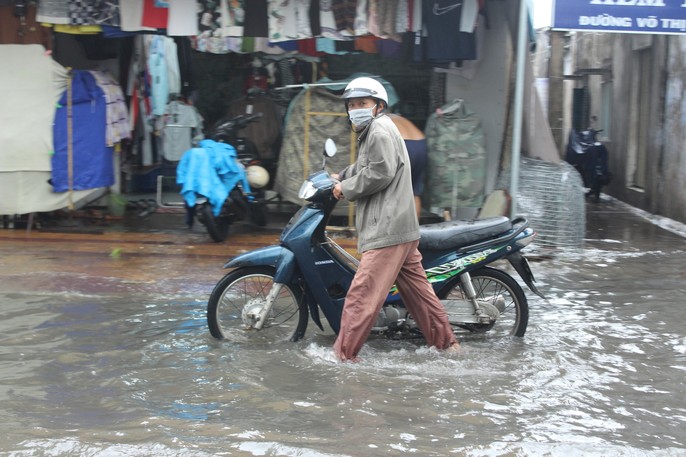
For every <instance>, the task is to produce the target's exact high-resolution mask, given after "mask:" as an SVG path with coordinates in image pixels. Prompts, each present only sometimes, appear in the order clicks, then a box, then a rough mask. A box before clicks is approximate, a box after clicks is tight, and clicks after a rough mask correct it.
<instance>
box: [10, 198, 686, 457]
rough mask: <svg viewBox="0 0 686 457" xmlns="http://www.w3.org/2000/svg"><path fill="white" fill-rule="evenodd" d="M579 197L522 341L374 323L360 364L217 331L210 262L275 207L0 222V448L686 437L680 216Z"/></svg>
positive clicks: (512, 443) (363, 446)
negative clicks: (428, 342) (445, 346)
mask: <svg viewBox="0 0 686 457" xmlns="http://www.w3.org/2000/svg"><path fill="white" fill-rule="evenodd" d="M587 209H588V212H587V219H588V228H587V233H586V240H585V245H584V247H583V249H579V250H559V251H550V250H546V251H543V250H536V249H534V250H532V251H531V252H532V253H533V254H535V255H534V256H533V260H534V261H533V262H532V269H533V271H534V273H535V275H536V277H537V279H538V283H537V284H538V286H539V288H540V289H541V290H542V291H543V292H544V293H545V294H546V297H547V300H542V299H540V298H538V297H536V296H535V295H533V294H532V293H530V292H529V291H528V290H526V291H527V296H528V298H529V304H530V308H531V311H530V324H529V329H528V331H527V335H526V336H525V337H524V338H523V339H510V338H507V339H504V340H499V341H492V340H488V339H483V340H480V339H478V338H477V339H470V340H468V341H464V342H463V351H462V352H461V353H460V354H458V355H457V356H452V357H450V356H446V355H444V354H440V353H438V352H435V351H433V350H430V349H427V348H424V347H422V346H421V345H418V344H416V343H414V342H399V341H387V340H383V339H372V340H371V341H370V342H369V343H368V344H367V346H366V347H365V349H364V350H363V353H362V354H361V355H362V357H363V361H362V362H361V363H359V364H338V363H335V362H334V361H333V359H332V356H331V350H330V347H331V345H332V343H333V335H332V334H331V333H330V332H321V333H317V334H313V335H312V336H309V337H308V338H307V339H306V340H305V341H302V342H299V343H297V344H288V345H273V346H268V347H264V346H262V347H250V346H246V345H241V344H235V343H230V342H225V341H222V342H220V341H216V340H214V339H212V338H211V337H210V336H209V332H208V331H207V327H206V322H205V306H206V304H207V298H208V295H209V293H210V292H211V290H212V287H213V286H214V284H215V283H216V282H217V281H218V280H219V279H220V278H221V277H222V276H223V275H224V274H225V270H223V269H222V265H223V264H224V262H225V261H226V260H227V259H228V258H230V257H232V256H234V255H236V254H237V253H239V252H241V251H243V250H247V249H252V248H255V247H259V246H262V245H264V244H269V243H273V242H276V241H277V240H278V229H279V227H280V226H281V225H282V224H283V222H284V220H283V218H281V217H280V216H278V217H277V216H276V214H275V215H274V217H273V219H272V223H270V226H268V227H266V228H255V227H251V226H248V225H240V226H236V227H235V230H234V231H233V233H232V234H231V235H230V237H229V239H228V240H227V241H226V242H224V243H214V242H212V241H211V240H210V239H209V237H208V236H207V234H206V233H205V232H204V231H203V230H202V227H197V226H196V227H194V228H193V229H188V228H186V227H185V224H184V222H183V217H184V216H183V214H181V213H178V212H176V213H174V212H168V213H163V212H159V213H152V214H150V215H148V216H146V217H144V218H138V219H136V218H133V219H129V220H123V219H122V220H119V221H117V220H102V219H98V218H95V219H97V220H98V223H95V224H82V223H80V222H79V221H72V223H71V224H54V225H53V226H52V227H49V226H48V225H49V224H46V226H45V228H43V229H40V230H39V229H33V230H31V231H30V232H28V231H27V230H25V229H3V230H0V423H2V426H0V427H1V428H0V429H1V430H2V433H0V455H7V456H43V455H93V456H105V455H131V456H138V455H140V456H144V455H146V456H147V455H163V456H178V455H189V456H190V455H193V456H195V455H235V456H258V455H259V456H262V455H266V456H317V457H319V456H377V455H384V456H395V455H421V456H445V455H470V456H485V455H488V456H506V455H507V456H509V455H542V456H543V455H564V456H567V455H598V456H612V455H616V456H625V455H654V456H663V455H665V456H666V455H670V456H673V455H686V398H685V397H684V395H683V393H684V391H686V389H685V387H686V385H685V382H684V378H685V376H686V325H684V324H685V323H686V307H684V304H683V303H684V299H683V297H684V296H685V295H686V285H685V284H686V261H685V259H686V256H685V253H686V237H685V235H686V232H684V231H683V226H682V225H680V224H676V223H673V221H668V220H664V219H661V218H657V217H653V216H650V215H646V214H644V213H641V212H638V211H636V210H633V209H632V208H629V207H627V206H626V205H623V204H621V203H620V202H617V201H615V200H612V199H604V200H603V201H601V203H599V204H597V205H591V204H589V206H588V207H587ZM338 241H339V242H340V243H341V244H343V245H344V247H346V248H347V249H350V250H353V251H354V240H353V239H350V238H345V237H341V238H339V239H338Z"/></svg>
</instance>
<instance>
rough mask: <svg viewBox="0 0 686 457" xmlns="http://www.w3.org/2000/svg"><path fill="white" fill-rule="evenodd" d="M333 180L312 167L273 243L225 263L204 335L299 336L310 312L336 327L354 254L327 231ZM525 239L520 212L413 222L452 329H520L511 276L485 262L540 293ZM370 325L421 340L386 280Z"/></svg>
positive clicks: (523, 314)
mask: <svg viewBox="0 0 686 457" xmlns="http://www.w3.org/2000/svg"><path fill="white" fill-rule="evenodd" d="M325 151H326V152H325V153H326V156H328V157H332V156H333V155H334V154H335V152H336V148H335V144H334V143H333V141H332V140H327V146H326V149H325ZM324 163H326V157H325V158H324ZM334 184H335V181H334V179H333V178H332V177H331V176H330V174H329V173H328V172H327V171H325V170H322V171H317V172H315V173H312V174H311V175H310V176H309V177H308V179H307V180H306V181H305V182H304V183H303V185H302V187H301V189H300V192H299V196H300V198H302V199H304V200H307V201H308V202H309V203H308V204H306V205H305V206H303V207H302V208H300V210H299V211H298V212H297V213H296V214H295V215H294V216H293V217H292V218H291V220H290V222H289V223H288V224H287V225H286V226H285V228H284V229H283V232H282V233H281V238H280V243H279V244H278V245H272V246H268V247H263V248H259V249H256V250H253V251H250V252H247V253H244V254H241V255H239V256H237V257H235V258H234V259H232V260H230V261H229V262H228V263H226V264H225V265H224V267H225V268H233V270H232V271H231V272H230V273H228V274H227V275H226V276H224V277H223V278H222V279H221V280H220V281H219V283H218V284H217V285H216V286H215V288H214V290H213V291H212V294H211V295H210V299H209V302H208V304H207V321H208V325H209V329H210V333H211V334H212V336H214V337H215V338H219V339H225V338H227V339H232V340H236V341H245V340H248V341H250V340H251V338H260V337H264V338H268V339H269V340H270V341H271V340H273V339H277V340H290V341H297V340H299V339H301V338H303V337H304V336H305V331H306V329H307V326H308V321H309V319H310V318H311V319H312V320H313V321H314V323H315V324H316V325H317V326H318V327H319V328H320V329H322V330H323V329H324V328H323V324H322V319H321V316H320V310H321V312H322V313H323V314H324V317H325V318H326V320H327V321H328V323H329V325H330V326H331V328H332V329H333V330H334V331H335V332H336V333H338V331H339V328H340V321H341V313H342V310H343V303H344V300H345V296H346V293H347V291H348V288H349V286H350V283H351V281H352V279H353V276H354V275H355V271H356V267H357V265H358V261H357V259H356V258H355V257H354V256H352V255H351V254H349V253H348V252H347V251H345V250H344V249H343V248H342V247H341V246H339V245H338V244H337V243H335V242H334V240H332V239H331V238H330V237H329V236H328V235H327V232H326V226H327V223H328V221H329V217H330V216H331V213H332V211H333V209H334V207H335V206H336V203H337V200H336V199H335V198H334V197H333V195H332V189H333V186H334ZM534 236H535V233H534V231H533V230H532V229H531V228H529V227H528V222H527V221H526V220H525V219H523V218H517V219H515V220H513V221H510V220H509V219H508V218H506V217H496V218H490V219H484V220H474V221H451V222H441V223H438V224H431V225H425V226H421V240H420V244H419V249H420V251H421V253H422V256H423V258H424V260H423V264H424V268H425V269H426V273H427V276H428V278H429V281H430V282H431V284H432V285H433V287H434V290H435V291H436V294H437V295H438V297H439V298H440V299H441V300H442V301H443V303H444V305H445V307H446V311H447V313H448V316H449V319H450V322H451V324H452V325H453V327H454V329H455V331H456V333H465V334H474V333H479V334H481V333H486V334H488V335H493V336H496V335H513V336H519V337H521V336H523V335H524V333H525V332H526V328H527V324H528V319H529V307H528V302H527V298H526V296H525V295H524V292H523V290H522V288H521V286H520V285H519V284H518V283H517V281H516V280H515V279H514V278H513V277H512V276H510V275H509V274H508V273H506V272H505V271H503V270H500V269H497V268H493V267H492V266H491V264H492V263H493V262H495V261H496V260H501V259H506V260H507V261H509V263H510V264H511V265H512V266H513V267H514V269H515V270H516V271H517V272H518V273H519V275H520V276H521V278H522V279H523V280H524V282H525V283H526V284H527V285H528V287H529V288H530V289H531V290H532V291H533V292H534V293H536V294H537V295H539V296H541V297H543V295H542V294H541V293H540V292H539V291H538V289H537V288H536V286H535V285H534V277H533V274H532V273H531V269H530V268H529V265H528V262H527V260H526V258H525V257H524V256H523V255H522V254H521V252H520V251H521V250H522V248H524V247H525V246H527V245H528V244H529V243H531V242H532V241H533V239H534ZM372 332H373V333H376V334H383V335H385V336H387V337H389V338H406V337H409V338H412V337H421V333H420V331H419V329H418V327H417V326H416V324H415V322H414V321H413V319H412V316H411V315H409V314H408V312H407V311H406V309H405V307H404V305H403V303H402V299H401V297H400V294H399V293H398V291H397V290H396V289H395V287H394V288H393V289H392V290H391V291H389V294H388V298H387V300H386V303H385V304H384V306H383V308H382V310H381V312H380V314H379V316H378V319H377V321H376V323H375V325H374V328H373V330H372ZM258 335H259V336H258Z"/></svg>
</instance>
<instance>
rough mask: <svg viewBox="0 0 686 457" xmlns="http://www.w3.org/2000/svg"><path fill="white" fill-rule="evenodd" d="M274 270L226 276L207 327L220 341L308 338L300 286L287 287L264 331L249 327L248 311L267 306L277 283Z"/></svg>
mask: <svg viewBox="0 0 686 457" xmlns="http://www.w3.org/2000/svg"><path fill="white" fill-rule="evenodd" d="M274 272H275V270H274V269H273V268H271V267H247V268H239V269H237V270H234V271H232V272H230V273H229V274H227V275H226V276H224V277H223V278H222V279H221V280H220V281H219V282H218V283H217V285H216V286H215V287H214V290H213V291H212V294H211V295H210V299H209V301H208V303H207V325H208V327H209V329H210V333H211V334H212V336H213V337H215V338H217V339H229V340H232V341H235V342H256V341H260V340H262V341H263V342H269V343H273V342H278V341H293V342H295V341H298V340H299V339H301V338H302V337H303V336H304V335H305V331H306V330H307V322H308V319H309V313H308V310H307V305H306V304H305V302H304V301H303V299H302V291H301V290H300V289H298V288H297V287H289V286H287V285H284V286H283V287H282V288H281V291H280V292H279V295H278V296H277V297H276V300H275V301H274V306H273V307H272V309H271V312H270V313H269V315H268V316H267V322H266V323H265V325H264V326H263V327H262V328H261V329H260V330H255V329H252V328H249V326H248V325H247V324H246V323H245V322H244V311H246V310H248V309H249V310H251V311H254V310H257V309H259V307H260V305H262V304H264V302H265V300H266V298H267V295H268V294H269V291H270V290H271V288H272V284H274Z"/></svg>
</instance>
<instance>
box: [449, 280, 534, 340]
mask: <svg viewBox="0 0 686 457" xmlns="http://www.w3.org/2000/svg"><path fill="white" fill-rule="evenodd" d="M470 276H471V278H472V285H473V286H474V289H475V290H476V296H477V299H478V300H483V301H486V302H488V303H491V304H493V305H494V306H496V307H497V308H499V309H500V316H499V317H498V319H497V320H496V321H495V322H492V323H490V324H472V323H455V322H451V324H453V326H454V327H456V328H457V329H458V330H463V331H464V330H466V331H467V332H470V333H484V334H487V335H488V336H496V337H498V336H507V335H510V336H519V337H522V336H524V333H526V327H527V325H528V323H529V303H528V301H527V299H526V295H524V291H523V290H522V288H521V286H520V285H519V283H517V281H515V279H514V278H513V277H512V276H510V275H509V274H507V273H505V272H504V271H501V270H496V269H495V268H489V267H484V268H480V269H478V270H475V271H473V272H471V273H470ZM438 296H439V298H440V299H460V300H466V299H467V295H466V294H465V292H464V291H463V289H462V285H461V282H460V278H459V276H458V277H455V278H453V279H452V280H451V281H450V282H449V283H448V284H447V285H446V287H445V288H444V289H443V290H442V291H441V293H439V294H438ZM496 304H497V305H496ZM456 333H458V332H456Z"/></svg>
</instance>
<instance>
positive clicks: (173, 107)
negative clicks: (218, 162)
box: [160, 100, 203, 162]
mask: <svg viewBox="0 0 686 457" xmlns="http://www.w3.org/2000/svg"><path fill="white" fill-rule="evenodd" d="M160 119H161V121H162V122H161V123H162V126H161V129H160V130H161V132H162V134H161V142H160V146H161V150H162V156H163V157H164V158H165V159H167V160H169V161H172V162H177V161H179V160H181V156H183V153H184V152H186V151H187V150H189V149H191V148H192V147H193V140H194V139H195V140H196V141H198V140H200V138H202V127H203V118H202V116H201V115H200V113H199V112H198V110H197V109H196V108H195V106H193V105H189V104H187V103H184V102H182V101H179V100H174V101H171V102H169V104H167V109H166V110H165V112H164V115H163V116H162V117H161V118H160Z"/></svg>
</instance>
